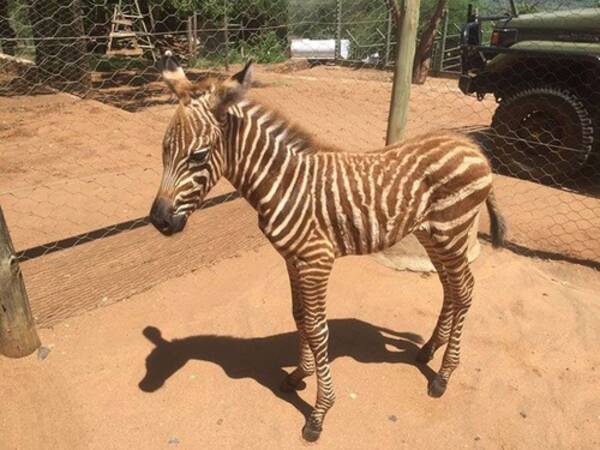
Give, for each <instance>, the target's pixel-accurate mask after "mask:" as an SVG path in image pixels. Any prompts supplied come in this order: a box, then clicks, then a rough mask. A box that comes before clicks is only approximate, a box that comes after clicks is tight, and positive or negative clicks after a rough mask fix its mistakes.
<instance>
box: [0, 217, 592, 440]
mask: <svg viewBox="0 0 600 450" xmlns="http://www.w3.org/2000/svg"><path fill="white" fill-rule="evenodd" d="M193 227H194V226H193V225H192V228H193ZM190 233H193V231H190ZM184 236H185V234H184ZM190 236H191V235H188V238H189V237H190ZM154 239H156V240H165V241H166V239H164V238H160V237H159V236H158V235H155V236H154ZM474 273H475V276H476V279H477V285H476V294H475V298H476V300H475V302H474V304H473V307H472V309H471V312H470V314H469V316H468V319H467V322H466V331H465V334H464V341H463V362H462V365H461V366H460V367H459V369H457V371H456V372H455V374H454V377H453V379H452V382H451V384H450V386H449V389H448V391H447V393H446V395H445V396H444V397H443V398H441V399H431V398H429V397H428V396H427V394H426V386H427V379H428V378H429V377H431V376H432V374H433V373H434V372H433V370H436V369H437V367H438V365H439V363H440V356H441V355H438V356H437V357H436V359H435V360H434V361H433V362H432V363H431V364H430V366H421V367H419V366H415V365H414V363H413V358H414V355H415V351H416V350H417V346H418V344H419V343H420V342H421V341H422V339H425V338H427V337H428V334H429V333H430V332H431V329H432V327H433V325H434V322H435V319H436V314H437V311H438V308H439V306H440V295H441V289H440V285H439V283H438V281H437V279H436V277H435V276H423V275H418V274H413V273H399V272H394V271H392V270H390V269H387V268H384V267H383V266H381V265H379V264H378V263H376V262H375V261H374V260H373V259H372V258H370V257H360V258H356V257H355V258H347V259H342V260H340V261H338V262H337V265H336V267H335V270H334V273H333V276H332V280H331V284H330V291H329V299H330V300H329V318H330V328H331V359H332V360H333V362H332V368H333V376H334V383H335V386H336V389H337V396H338V400H337V403H336V405H335V406H334V408H333V409H332V410H331V412H330V414H329V415H328V417H327V421H326V424H325V429H324V432H323V434H322V437H321V440H320V441H319V443H318V444H316V445H313V446H314V447H320V448H339V449H349V448H352V449H354V448H356V449H363V448H364V449H372V448H422V449H433V448H490V449H492V448H493V449H496V448H510V449H513V448H522V449H542V448H544V449H547V448H578V449H589V448H594V447H596V448H597V447H598V446H599V445H600V397H599V396H598V389H597V383H598V371H600V355H599V354H598V347H599V345H600V332H599V330H600V304H599V303H598V292H599V290H600V278H599V277H598V274H597V272H595V271H592V270H590V269H584V268H581V267H577V266H573V265H568V264H566V263H557V262H554V263H550V262H541V261H537V260H532V259H528V258H524V257H519V256H515V255H513V254H511V253H510V252H508V251H501V252H498V251H494V250H492V249H490V248H489V247H488V246H487V245H485V246H484V251H483V253H482V255H481V257H480V258H479V259H478V260H477V261H476V262H475V264H474ZM34 306H35V305H34ZM293 330H294V325H293V321H292V318H291V314H290V300H289V292H288V287H287V278H286V274H285V270H284V266H283V263H282V261H281V260H280V258H279V256H278V255H276V254H275V252H274V251H273V250H272V249H271V248H270V247H269V246H267V245H265V246H261V247H259V248H257V249H255V250H250V251H245V252H242V253H241V254H240V255H239V256H238V257H234V258H229V259H226V260H221V261H220V262H218V263H216V264H213V265H208V266H207V265H205V266H202V267H200V268H198V269H197V270H196V271H195V272H193V273H187V274H185V275H183V276H181V277H178V278H172V279H169V280H166V281H163V282H161V283H159V284H157V285H155V286H154V287H153V288H152V289H150V290H148V291H146V292H144V293H142V294H139V295H134V296H132V297H131V298H129V299H128V300H127V301H123V302H120V303H117V304H114V305H110V306H108V307H105V308H99V309H96V310H94V311H92V312H90V313H87V314H84V315H81V316H79V317H73V318H70V319H67V320H64V321H62V322H61V323H58V324H56V325H55V326H54V327H53V328H49V329H42V330H41V337H42V340H43V343H44V345H45V346H47V347H48V348H50V349H51V352H50V354H49V355H48V357H47V358H46V359H44V360H39V359H38V358H37V357H36V356H31V357H28V358H25V359H22V360H9V359H6V358H4V359H0V372H1V373H2V377H0V398H2V404H3V412H2V415H1V416H0V430H2V431H1V433H0V448H2V449H47V448H53V449H54V448H56V449H62V448H64V449H79V448H91V449H112V448H114V449H122V448H151V449H154V448H186V449H187V448H190V449H191V448H257V449H258V448H260V449H270V448H273V449H280V448H305V447H307V446H309V445H308V444H305V443H303V442H302V441H301V439H300V428H301V427H302V424H303V422H304V416H303V414H306V412H307V411H309V408H310V407H309V405H310V404H312V403H313V400H314V395H315V381H314V380H312V379H311V380H310V381H309V383H308V388H307V389H306V390H305V391H302V392H300V395H299V396H295V395H288V394H285V395H284V394H281V393H279V391H278V389H277V386H278V384H279V382H280V381H281V379H282V377H283V376H284V371H289V370H290V369H291V367H292V366H293V364H294V362H295V359H296V351H295V349H296V337H295V334H294V333H293Z"/></svg>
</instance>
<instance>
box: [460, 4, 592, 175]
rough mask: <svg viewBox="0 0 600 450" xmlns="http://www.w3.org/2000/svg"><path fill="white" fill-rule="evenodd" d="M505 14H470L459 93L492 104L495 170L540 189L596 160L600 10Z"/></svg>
mask: <svg viewBox="0 0 600 450" xmlns="http://www.w3.org/2000/svg"><path fill="white" fill-rule="evenodd" d="M511 7H512V8H511V9H512V13H511V14H507V15H504V16H495V17H481V16H479V15H478V14H477V13H476V12H474V10H473V8H472V6H470V7H469V14H468V23H467V25H466V26H465V27H464V29H463V33H462V43H461V47H462V74H461V77H460V81H459V87H460V89H461V91H462V92H463V93H465V94H474V95H476V96H477V98H478V99H479V100H482V99H483V98H484V97H485V96H486V95H487V94H493V95H494V97H495V98H496V101H497V102H498V107H497V109H496V111H495V113H494V117H493V119H492V124H491V132H490V133H489V134H490V135H491V140H492V142H493V145H492V149H491V157H492V161H493V162H494V163H495V165H496V166H497V167H499V168H501V169H503V171H504V172H507V173H510V174H512V175H516V176H519V177H527V178H531V179H534V180H537V181H542V182H543V181H546V180H551V181H556V180H558V179H561V178H565V177H572V176H574V175H575V174H577V173H578V172H580V171H581V169H582V168H583V167H585V166H586V165H589V164H591V162H592V159H593V158H592V156H593V155H594V154H596V155H598V154H600V7H597V8H586V9H571V10H561V11H556V12H544V13H532V14H522V15H519V14H518V12H517V8H516V7H515V5H514V2H513V1H511ZM486 22H487V23H486ZM490 23H493V26H492V30H491V31H492V33H491V39H490V42H489V44H487V45H485V44H483V43H482V35H483V33H482V28H483V27H485V26H489V24H490Z"/></svg>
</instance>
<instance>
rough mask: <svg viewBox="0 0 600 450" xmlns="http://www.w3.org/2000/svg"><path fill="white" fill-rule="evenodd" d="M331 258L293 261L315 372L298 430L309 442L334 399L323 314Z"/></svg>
mask: <svg viewBox="0 0 600 450" xmlns="http://www.w3.org/2000/svg"><path fill="white" fill-rule="evenodd" d="M333 260H334V258H333V255H331V254H329V253H326V254H323V253H319V254H318V255H314V256H313V257H312V258H311V259H309V260H306V259H304V260H299V259H297V260H296V261H294V264H295V267H296V269H297V271H298V272H297V273H298V286H299V289H300V293H301V298H302V307H303V317H302V328H303V330H304V335H305V337H306V340H307V342H308V345H309V347H310V349H311V350H312V353H313V356H314V360H315V366H316V372H317V401H316V403H315V407H314V409H313V411H312V412H311V414H310V416H309V417H308V419H307V421H306V424H305V425H304V428H303V429H302V436H303V437H304V439H306V440H307V441H309V442H314V441H316V440H317V439H318V438H319V436H320V434H321V431H322V429H323V420H324V419H325V415H326V414H327V411H329V409H330V408H331V406H332V405H333V403H334V401H335V393H334V391H333V383H332V381H331V369H330V367H329V356H328V341H329V328H328V326H327V319H326V315H325V309H326V308H325V300H326V294H327V283H328V281H329V274H330V273H331V268H332V267H333Z"/></svg>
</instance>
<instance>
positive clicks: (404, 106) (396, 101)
mask: <svg viewBox="0 0 600 450" xmlns="http://www.w3.org/2000/svg"><path fill="white" fill-rule="evenodd" d="M392 1H395V0H392ZM419 3H420V0H404V1H402V2H400V4H399V5H398V11H399V13H398V14H397V17H396V47H397V51H396V66H395V68H394V84H393V87H392V100H391V103H390V112H389V116H388V129H387V136H386V143H387V144H388V145H389V144H393V143H395V142H398V141H400V140H401V139H402V137H403V135H404V129H405V127H406V119H407V113H408V102H409V99H410V85H411V80H412V72H413V63H414V58H415V48H416V43H417V28H418V26H419Z"/></svg>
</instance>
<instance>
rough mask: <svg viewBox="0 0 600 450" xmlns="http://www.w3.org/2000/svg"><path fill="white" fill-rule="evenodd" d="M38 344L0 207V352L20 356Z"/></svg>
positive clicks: (19, 270)
mask: <svg viewBox="0 0 600 450" xmlns="http://www.w3.org/2000/svg"><path fill="white" fill-rule="evenodd" d="M39 346H40V338H39V337H38V334H37V331H36V330H35V325H34V323H33V317H32V315H31V309H30V307H29V299H28V298H27V291H25V283H24V282H23V275H22V273H21V269H20V267H19V263H18V261H17V258H16V256H15V251H14V248H13V245H12V241H11V239H10V235H9V234H8V227H7V226H6V221H5V220H4V214H3V213H2V208H0V354H2V355H4V356H8V357H10V358H21V357H23V356H27V355H29V354H31V353H33V352H34V351H35V350H36V349H37V348H38V347H39Z"/></svg>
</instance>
